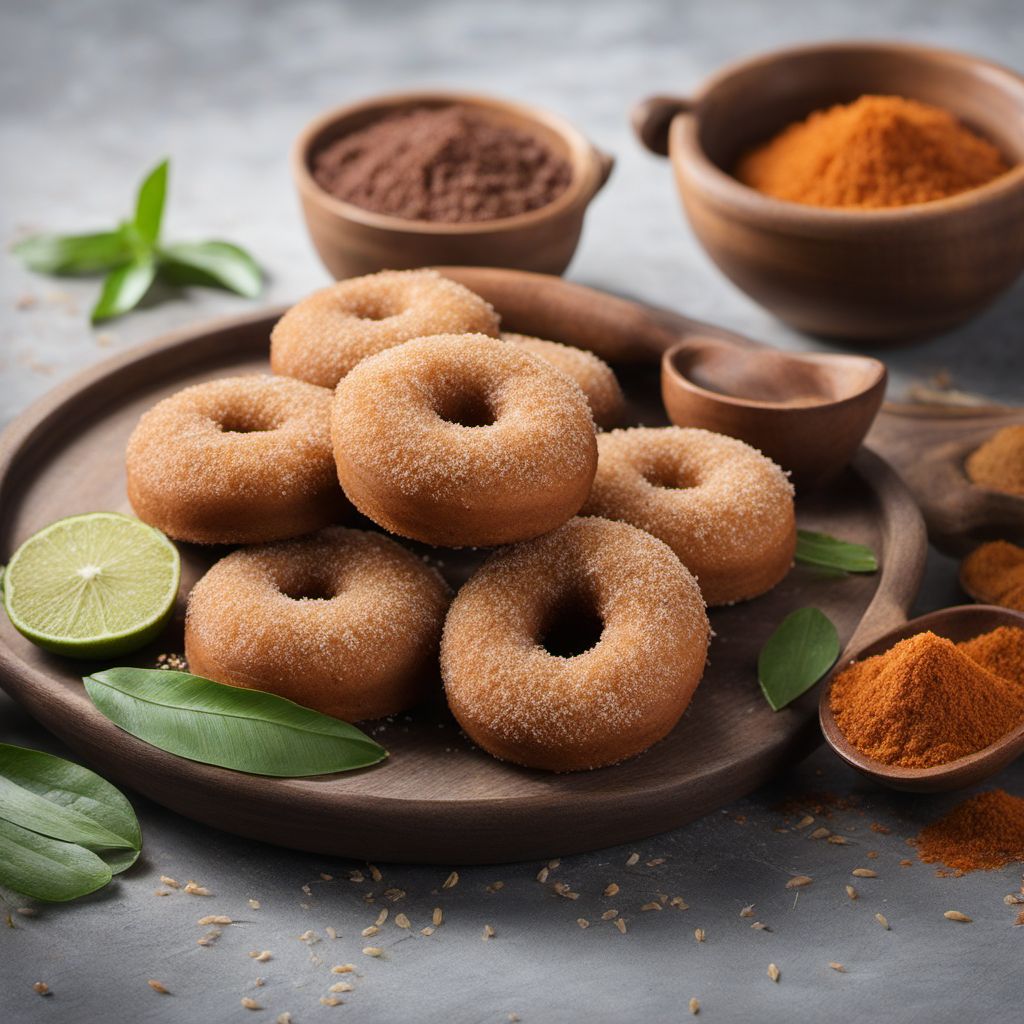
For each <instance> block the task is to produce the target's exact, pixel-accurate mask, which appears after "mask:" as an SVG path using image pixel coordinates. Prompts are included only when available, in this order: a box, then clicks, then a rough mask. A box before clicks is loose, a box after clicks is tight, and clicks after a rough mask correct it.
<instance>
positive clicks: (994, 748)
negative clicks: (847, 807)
mask: <svg viewBox="0 0 1024 1024" xmlns="http://www.w3.org/2000/svg"><path fill="white" fill-rule="evenodd" d="M1000 626H1015V627H1017V628H1024V613H1022V612H1015V611H1011V610H1010V609H1008V608H998V607H996V606H995V605H958V606H957V607H955V608H943V609H941V610H940V611H937V612H931V613H930V614H928V615H922V616H920V617H919V618H916V619H913V620H911V621H910V622H905V623H903V625H901V626H897V627H896V628H895V629H893V630H891V631H890V632H888V633H886V634H885V635H884V636H881V637H879V638H877V639H876V640H874V641H873V642H872V643H870V644H868V645H867V646H866V647H863V648H861V649H860V650H859V651H855V652H853V654H852V655H844V656H843V657H842V658H841V659H840V660H839V662H838V664H837V665H836V667H835V669H833V671H832V673H831V674H830V675H829V677H828V679H826V680H825V682H824V683H822V684H820V686H819V703H818V717H819V719H820V721H821V731H822V733H824V736H825V739H826V740H827V742H828V744H829V746H830V747H832V749H833V750H834V751H835V752H836V753H837V754H838V755H839V756H840V757H841V758H842V759H843V760H844V761H846V763H847V764H849V765H851V766H852V767H854V768H856V769H857V770H858V771H860V772H863V773H864V774H865V775H867V776H868V777H869V778H871V779H873V780H874V781H875V782H880V783H881V784H882V785H884V786H889V787H890V788H892V789H902V790H907V791H909V792H914V793H939V792H943V791H945V790H950V789H963V788H965V787H967V786H974V785H976V784H977V783H979V782H981V781H982V780H983V779H986V778H988V776H990V775H994V774H995V773H996V772H998V771H1000V770H1002V769H1003V768H1005V767H1006V766H1007V765H1008V764H1010V762H1011V761H1015V760H1016V759H1017V758H1018V757H1020V755H1021V754H1022V753H1024V725H1021V726H1020V727H1019V728H1018V729H1015V730H1014V731H1013V732H1010V733H1007V735H1006V736H1004V737H1003V738H1002V739H1000V740H998V741H997V742H996V743H993V744H992V745H991V746H989V747H986V748H985V749H984V750H979V751H977V753H974V754H970V755H968V756H967V757H961V758H958V759H957V760H956V761H950V762H949V763H948V764H940V765H936V766H935V767H933V768H902V767H900V766H899V765H891V764H885V763H884V762H882V761H878V760H876V759H875V758H873V757H870V756H869V755H867V754H865V753H863V752H862V751H860V750H858V749H857V748H856V747H854V746H852V745H851V744H850V743H849V742H848V741H847V739H846V737H845V736H844V735H843V734H842V732H840V730H839V726H838V725H837V724H836V720H835V718H834V717H833V715H832V708H831V706H830V704H829V694H830V693H831V689H832V683H833V681H834V680H835V677H836V676H837V675H838V674H839V673H840V672H841V671H842V670H843V669H844V668H846V667H847V665H849V663H850V662H851V661H863V660H864V659H865V658H870V657H872V656H873V655H876V654H882V653H884V652H885V651H887V650H889V648H890V647H892V646H893V645H894V644H897V643H899V642H900V641H901V640H906V639H907V638H908V637H911V636H914V635H915V634H917V633H922V632H924V631H926V630H930V631H931V632H933V633H935V634H936V635H938V636H943V637H946V638H947V639H949V640H953V641H954V642H957V643H959V642H961V641H963V640H971V639H973V638H974V637H976V636H980V635H981V634H982V633H988V632H989V631H991V630H993V629H998V628H999V627H1000Z"/></svg>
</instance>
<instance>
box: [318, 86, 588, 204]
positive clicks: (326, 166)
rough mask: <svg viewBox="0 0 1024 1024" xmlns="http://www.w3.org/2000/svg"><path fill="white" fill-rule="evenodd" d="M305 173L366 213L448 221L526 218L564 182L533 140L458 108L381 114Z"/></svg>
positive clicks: (560, 164) (565, 171)
mask: <svg viewBox="0 0 1024 1024" xmlns="http://www.w3.org/2000/svg"><path fill="white" fill-rule="evenodd" d="M312 170H313V177H314V178H315V179H316V181H317V183H318V184H319V185H320V187H321V188H323V189H324V190H325V191H327V192H330V193H331V194H332V195H334V196H337V197H338V198H339V199H343V200H345V201H346V202H349V203H353V204H354V205H356V206H361V207H363V208H364V209H366V210H373V211H375V212H377V213H383V214H388V215H390V216H393V217H403V218H405V219H407V220H425V221H442V222H448V223H466V222H471V221H486V220H497V219H499V218H502V217H512V216H515V215H517V214H522V213H528V212H529V211H530V210H536V209H538V208H539V207H542V206H546V205H547V204H548V203H550V202H552V201H553V200H555V199H557V198H558V196H560V195H561V194H562V193H563V192H564V191H565V189H566V188H567V187H568V186H569V181H570V179H571V177H572V171H571V168H570V166H569V164H568V162H567V161H566V160H565V159H563V158H562V157H561V156H559V155H558V154H556V153H555V152H554V151H553V150H552V149H551V147H550V146H548V145H547V144H546V143H545V142H544V141H543V140H541V139H540V138H539V137H536V136H534V135H531V134H528V133H527V132H525V131H522V130H520V129H518V128H515V127H513V126H512V125H510V124H507V123H505V122H501V121H499V120H497V119H494V118H491V117H488V116H486V115H485V114H483V113H481V112H479V111H477V110H475V109H473V108H471V107H468V106H465V105H461V104H452V105H449V106H444V107H414V108H412V109H409V110H404V111H400V112H398V113H394V114H390V115H388V116H385V117H383V118H381V119H380V120H378V121H375V122H373V123H372V124H370V125H369V126H368V127H366V128H362V129H360V130H359V131H355V132H352V133H350V134H348V135H344V136H342V137H341V138H340V139H337V140H336V141H334V142H332V143H330V144H329V145H328V146H326V147H325V148H324V149H322V150H321V151H320V152H319V153H317V154H315V155H314V158H313V168H312Z"/></svg>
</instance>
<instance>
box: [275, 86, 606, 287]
mask: <svg viewBox="0 0 1024 1024" xmlns="http://www.w3.org/2000/svg"><path fill="white" fill-rule="evenodd" d="M450 104H459V105H462V106H468V107H472V108H475V109H477V110H478V111H481V112H482V113H484V114H486V115H487V116H488V117H490V118H491V119H493V120H494V121H496V122H498V123H501V124H506V125H509V126H510V127H514V128H516V129H518V130H519V131H522V132H526V133H528V134H531V135H533V136H535V137H538V138H540V139H541V140H542V141H544V142H545V143H546V144H547V145H548V146H550V147H551V149H552V150H553V151H554V152H555V153H557V154H559V155H560V156H562V157H564V158H565V159H566V160H568V161H569V164H570V166H571V168H572V180H571V181H570V183H569V186H568V188H567V189H566V190H565V191H564V192H563V193H562V194H561V195H559V196H558V197H556V198H555V200H554V201H553V202H550V203H548V204H547V205H546V206H541V207H538V208H537V209H536V210H531V211H529V212H528V213H523V214H519V215H517V216H514V217H504V218H501V219H500V220H485V221H473V222H469V223H446V222H440V221H425V220H408V219H406V218H403V217H393V216H390V215H387V214H383V213H376V212H374V211H372V210H366V209H364V208H363V207H361V206H356V205H354V204H353V203H349V202H345V201H344V200H342V199H338V198H337V197H336V196H332V195H331V194H330V193H328V192H325V191H324V189H322V188H321V187H320V185H319V184H318V183H317V182H316V180H315V179H314V177H313V173H312V169H311V168H312V161H313V159H314V157H315V156H316V154H317V153H318V152H319V151H320V150H321V149H323V147H324V146H327V145H329V144H330V143H331V142H333V141H334V140H335V139H338V138H340V137H341V136H342V135H346V134H348V133H350V132H353V131H358V130H359V129H361V128H365V127H366V126H367V125H369V124H371V123H372V122H374V121H376V120H378V119H380V118H381V117H385V116H387V115H388V114H393V113H396V112H399V111H403V110H409V109H412V108H414V107H442V106H448V105H450ZM613 164H614V161H613V159H612V157H610V156H608V155H607V154H606V153H602V152H601V151H600V150H599V149H597V148H596V147H595V146H593V145H592V144H591V143H590V142H588V141H587V140H586V139H585V138H584V137H583V135H582V134H581V133H580V132H579V131H577V129H576V128H574V127H573V126H572V125H571V124H569V122H568V121H566V120H564V119H563V118H561V117H558V116H557V115H555V114H552V113H549V112H548V111H546V110H542V109H541V108H539V107H532V106H528V105H526V104H523V103H512V102H509V101H507V100H500V99H493V98H491V97H487V96H481V95H479V94H477V93H460V92H438V91H424V92H405V93H396V94H393V95H388V96H377V97H375V98H373V99H368V100H363V101H361V102H359V103H353V104H350V105H347V106H343V107H338V108H336V109H334V110H330V111H328V112H327V113H325V114H323V115H321V116H320V117H318V118H317V119H316V120H315V121H313V122H312V123H310V124H309V125H308V126H307V127H306V128H305V129H303V131H302V133H301V134H300V135H299V137H298V139H296V141H295V144H294V146H293V148H292V157H291V165H292V176H293V178H294V179H295V185H296V188H297V189H298V192H299V199H300V201H301V203H302V213H303V216H304V217H305V219H306V227H307V228H308V229H309V234H310V237H311V238H312V240H313V244H314V246H315V247H316V250H317V252H318V253H319V254H320V259H321V260H322V261H323V264H324V266H325V267H327V269H328V270H329V271H330V272H331V273H332V274H333V275H334V277H336V278H337V279H339V280H341V279H342V278H346V277H356V276H358V275H360V274H372V273H374V272H376V271H378V270H405V269H408V268H412V267H422V266H427V265H429V264H433V263H451V264H468V265H472V266H488V267H513V268H517V269H521V270H533V271H537V272H539V273H545V274H561V273H562V271H564V270H565V268H566V267H567V266H568V265H569V261H570V260H571V259H572V257H573V253H574V252H575V251H576V245H577V243H578V242H579V238H580V232H581V231H582V230H583V217H584V214H585V213H586V210H587V206H588V204H589V203H590V201H591V199H593V198H594V196H595V195H596V194H597V193H598V192H599V191H600V190H601V188H602V186H603V185H604V183H605V182H606V181H607V180H608V176H609V175H610V174H611V171H612V166H613Z"/></svg>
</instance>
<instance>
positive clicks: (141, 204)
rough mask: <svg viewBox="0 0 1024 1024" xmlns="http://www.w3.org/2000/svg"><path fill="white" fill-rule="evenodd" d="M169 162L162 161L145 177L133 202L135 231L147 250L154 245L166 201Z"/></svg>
mask: <svg viewBox="0 0 1024 1024" xmlns="http://www.w3.org/2000/svg"><path fill="white" fill-rule="evenodd" d="M169 166H170V160H163V161H161V162H160V163H159V164H157V165H156V167H154V168H153V170H151V171H150V172H149V174H147V175H146V177H145V179H144V180H143V182H142V184H141V185H140V186H139V195H138V198H137V199H136V200H135V230H136V231H137V232H138V233H139V239H140V240H141V241H142V242H143V244H144V245H145V246H146V247H147V248H152V247H153V246H154V245H156V242H157V239H158V238H159V237H160V224H161V222H162V221H163V217H164V201H165V200H166V199H167V170H168V168H169Z"/></svg>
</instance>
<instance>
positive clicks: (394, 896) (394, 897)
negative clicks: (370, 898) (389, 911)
mask: <svg viewBox="0 0 1024 1024" xmlns="http://www.w3.org/2000/svg"><path fill="white" fill-rule="evenodd" d="M384 895H385V896H386V897H387V898H388V899H389V900H391V902H392V903H397V902H398V901H399V900H401V899H405V890H404V889H399V888H398V887H397V886H392V887H391V888H390V889H385V890H384Z"/></svg>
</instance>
